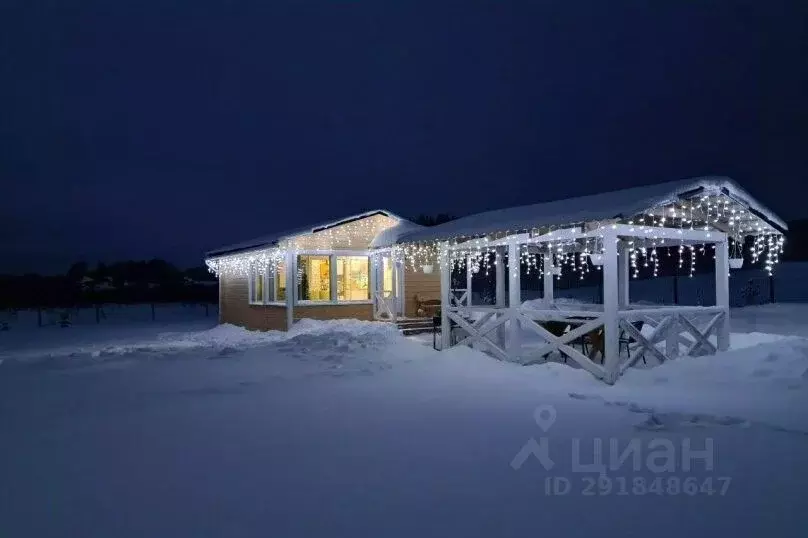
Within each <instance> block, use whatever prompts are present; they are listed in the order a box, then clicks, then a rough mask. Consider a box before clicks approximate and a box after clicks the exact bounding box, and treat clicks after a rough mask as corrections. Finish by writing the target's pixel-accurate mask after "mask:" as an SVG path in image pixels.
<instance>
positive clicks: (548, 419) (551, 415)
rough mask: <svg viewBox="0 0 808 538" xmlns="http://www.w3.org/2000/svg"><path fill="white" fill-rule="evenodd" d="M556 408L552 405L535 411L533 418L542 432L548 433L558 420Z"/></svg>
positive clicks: (541, 406)
mask: <svg viewBox="0 0 808 538" xmlns="http://www.w3.org/2000/svg"><path fill="white" fill-rule="evenodd" d="M556 415H557V413H556V408H555V407H553V406H552V405H546V404H545V405H540V406H538V407H537V408H536V410H535V411H533V418H534V419H535V420H536V424H538V425H539V428H541V430H542V431H544V432H546V431H547V430H549V429H550V426H552V425H553V423H554V422H555V420H556Z"/></svg>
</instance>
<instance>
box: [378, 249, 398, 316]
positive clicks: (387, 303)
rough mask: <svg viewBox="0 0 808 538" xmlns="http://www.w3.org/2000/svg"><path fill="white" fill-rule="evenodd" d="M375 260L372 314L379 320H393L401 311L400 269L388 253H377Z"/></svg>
mask: <svg viewBox="0 0 808 538" xmlns="http://www.w3.org/2000/svg"><path fill="white" fill-rule="evenodd" d="M375 262H376V263H375V266H376V289H375V290H374V299H373V315H374V317H375V318H376V319H379V320H387V321H395V320H396V318H398V317H400V316H401V312H402V301H401V293H400V290H401V284H402V283H401V269H400V267H399V264H397V263H396V262H395V260H394V259H393V257H392V256H390V255H389V254H377V255H376V259H375Z"/></svg>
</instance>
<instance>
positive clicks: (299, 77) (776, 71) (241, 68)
mask: <svg viewBox="0 0 808 538" xmlns="http://www.w3.org/2000/svg"><path fill="white" fill-rule="evenodd" d="M806 57H808V2H804V1H802V0H790V1H776V0H775V1H766V2H761V1H757V0H750V1H732V2H730V1H717V0H714V1H710V0H706V1H699V2H681V1H670V2H668V1H650V0H649V1H645V2H641V1H633V2H622V1H608V2H607V1H603V0H597V1H580V2H570V1H556V2H546V1H537V0H534V1H523V2H509V1H502V0H500V1H492V2H476V1H469V0H465V1H457V2H441V1H439V0H432V1H428V2H416V1H407V2H396V3H393V2H381V1H379V0H374V1H367V2H359V1H352V2H349V1H343V2H335V1H331V2H329V1H324V0H318V1H308V2H306V1H296V2H282V1H277V0H275V1H267V0H255V1H245V2H225V1H222V2H213V1H209V0H183V1H180V0H176V1H170V0H159V1H147V0H137V1H133V2H129V1H120V0H116V1H110V0H76V1H71V2H55V1H46V2H42V1H37V0H18V1H11V2H9V1H8V0H0V177H1V178H2V195H0V215H2V224H1V225H0V249H2V250H0V252H2V255H0V272H11V271H14V272H17V271H29V270H36V271H41V272H53V271H59V272H61V271H63V270H65V269H66V268H67V267H68V265H69V264H70V262H72V261H75V260H78V259H85V260H87V261H89V262H91V263H94V262H96V261H99V260H116V259H126V258H151V257H164V258H166V259H168V260H170V261H172V262H175V263H177V264H179V265H194V264H198V263H200V262H201V256H202V252H203V251H204V250H206V249H210V248H214V247H217V246H219V245H221V244H226V243H229V242H234V241H238V240H242V239H247V238H250V237H253V236H257V235H262V234H265V233H269V232H272V231H276V230H280V229H288V228H294V227H295V226H298V225H305V224H306V223H310V222H316V221H321V220H324V219H328V218H330V217H338V216H342V215H345V214H350V213H353V212H359V211H363V210H366V209H370V208H379V207H381V208H387V209H390V210H392V211H394V212H397V213H399V214H402V215H405V216H412V215H416V214H418V213H438V212H449V213H453V214H456V215H461V214H466V213H470V212H476V211H481V210H485V209H491V208H494V207H502V206H509V205H516V204H522V203H530V202H536V201H542V200H547V199H554V198H562V197H568V196H574V195H580V194H586V193H591V192H596V191H603V190H612V189H618V188H623V187H630V186H636V185H641V184H646V183H656V182H660V181H667V180H673V179H680V178H683V177H690V176H696V175H704V174H723V175H729V176H732V177H733V178H735V179H736V180H738V181H739V182H740V183H741V184H742V185H744V186H745V187H746V188H747V189H748V190H749V191H750V192H751V193H752V194H754V195H755V196H757V197H758V198H759V199H760V200H761V201H762V202H764V203H766V204H768V205H770V206H771V207H772V208H773V209H774V210H776V211H778V212H779V213H780V214H781V215H782V216H783V217H785V218H796V217H805V216H808V210H806V208H805V205H804V199H805V198H804V196H794V193H795V191H796V189H797V188H799V187H800V186H803V188H804V184H805V183H806V181H805V178H806V175H807V174H808V156H807V155H808V152H806V151H805V144H806V141H808V136H807V135H808V101H806V95H808V62H807V61H806V60H805V58H806Z"/></svg>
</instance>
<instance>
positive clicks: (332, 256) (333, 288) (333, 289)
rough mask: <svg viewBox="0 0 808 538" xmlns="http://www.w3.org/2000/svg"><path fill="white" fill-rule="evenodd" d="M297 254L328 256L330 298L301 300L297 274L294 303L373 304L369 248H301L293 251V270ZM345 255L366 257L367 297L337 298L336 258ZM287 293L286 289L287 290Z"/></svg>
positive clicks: (322, 304) (371, 256)
mask: <svg viewBox="0 0 808 538" xmlns="http://www.w3.org/2000/svg"><path fill="white" fill-rule="evenodd" d="M299 256H328V258H329V260H328V263H329V266H328V269H329V273H330V274H329V278H330V280H329V286H330V288H329V289H330V296H331V298H330V300H327V301H312V300H308V299H306V300H301V299H300V298H299V290H298V288H299V284H298V282H297V275H295V289H294V294H295V297H294V300H295V304H297V305H301V306H318V305H319V306H326V305H359V304H373V290H374V289H376V278H375V271H373V252H371V251H369V250H325V251H324V250H301V251H298V252H295V271H297V267H298V263H299V261H298V260H299V258H298V257H299ZM346 256H361V257H363V258H367V259H368V298H367V299H360V300H357V301H343V300H337V258H338V257H339V258H342V257H346ZM287 293H288V290H287Z"/></svg>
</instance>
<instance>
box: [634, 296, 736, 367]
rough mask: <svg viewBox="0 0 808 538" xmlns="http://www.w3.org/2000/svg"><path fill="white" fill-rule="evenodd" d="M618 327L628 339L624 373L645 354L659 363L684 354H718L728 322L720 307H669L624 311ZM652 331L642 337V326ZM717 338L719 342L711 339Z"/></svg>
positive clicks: (724, 311) (725, 312)
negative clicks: (722, 326) (720, 339)
mask: <svg viewBox="0 0 808 538" xmlns="http://www.w3.org/2000/svg"><path fill="white" fill-rule="evenodd" d="M619 316H620V321H619V327H620V329H621V330H622V331H623V332H624V334H625V335H626V336H627V338H628V342H627V346H626V347H627V349H628V350H629V352H628V357H627V358H626V360H625V361H623V362H622V363H621V365H620V372H621V373H622V372H625V370H626V369H628V368H631V367H632V366H634V365H635V364H636V363H637V360H639V359H640V358H641V357H644V356H645V355H646V354H649V355H651V356H653V357H654V358H655V359H656V360H657V361H658V362H660V363H662V362H665V361H667V360H671V359H675V358H676V357H678V356H679V355H680V354H682V352H684V354H685V355H691V356H692V355H705V354H713V353H716V352H717V351H718V345H717V339H718V330H719V329H720V327H721V324H722V323H723V322H725V321H726V316H727V311H726V309H724V308H721V307H692V308H688V307H668V308H653V309H636V310H628V311H622V312H620V314H619ZM643 325H648V326H649V327H651V328H652V330H651V331H650V332H646V334H643V331H642V328H641V327H642V326H643ZM712 336H715V338H716V343H713V342H712V341H711V340H710V338H711V337H712Z"/></svg>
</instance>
